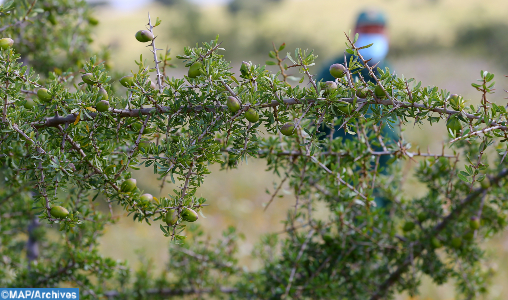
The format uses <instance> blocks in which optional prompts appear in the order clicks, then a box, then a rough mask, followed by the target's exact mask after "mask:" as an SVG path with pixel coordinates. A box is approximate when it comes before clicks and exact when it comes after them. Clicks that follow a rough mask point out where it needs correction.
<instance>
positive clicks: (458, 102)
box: [448, 94, 466, 111]
mask: <svg viewBox="0 0 508 300" xmlns="http://www.w3.org/2000/svg"><path fill="white" fill-rule="evenodd" d="M448 101H449V102H450V105H451V106H452V108H453V109H455V110H459V111H461V110H463V109H464V107H465V106H466V101H464V99H463V98H462V97H460V96H459V95H457V94H452V95H450V97H449V98H448Z"/></svg>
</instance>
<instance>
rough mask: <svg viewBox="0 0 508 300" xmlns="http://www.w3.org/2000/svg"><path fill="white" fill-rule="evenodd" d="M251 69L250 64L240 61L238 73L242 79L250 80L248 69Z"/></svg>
mask: <svg viewBox="0 0 508 300" xmlns="http://www.w3.org/2000/svg"><path fill="white" fill-rule="evenodd" d="M251 67H252V64H251V63H250V62H246V61H242V65H241V66H240V73H241V74H242V77H243V78H250V77H251V76H250V74H249V72H250V68H251Z"/></svg>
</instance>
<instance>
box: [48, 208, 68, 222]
mask: <svg viewBox="0 0 508 300" xmlns="http://www.w3.org/2000/svg"><path fill="white" fill-rule="evenodd" d="M51 215H52V216H53V217H55V218H58V219H64V218H65V217H67V216H68V215H69V211H68V210H67V209H65V208H64V207H61V206H53V207H52V208H51Z"/></svg>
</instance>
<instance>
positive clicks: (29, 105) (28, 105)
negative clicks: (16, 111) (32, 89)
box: [23, 98, 35, 109]
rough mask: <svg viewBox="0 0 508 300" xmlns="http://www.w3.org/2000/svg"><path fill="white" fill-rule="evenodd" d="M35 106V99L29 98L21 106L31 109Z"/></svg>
mask: <svg viewBox="0 0 508 300" xmlns="http://www.w3.org/2000/svg"><path fill="white" fill-rule="evenodd" d="M34 106H35V101H34V100H33V99H31V98H28V99H26V101H25V104H23V107H24V108H26V109H32V108H34Z"/></svg>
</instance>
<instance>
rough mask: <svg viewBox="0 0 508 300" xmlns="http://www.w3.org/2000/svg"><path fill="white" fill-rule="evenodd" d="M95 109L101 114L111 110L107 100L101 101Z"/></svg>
mask: <svg viewBox="0 0 508 300" xmlns="http://www.w3.org/2000/svg"><path fill="white" fill-rule="evenodd" d="M95 108H96V109H97V111H100V112H105V111H108V110H109V102H108V101H106V100H101V101H99V103H97V105H96V106H95Z"/></svg>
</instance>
